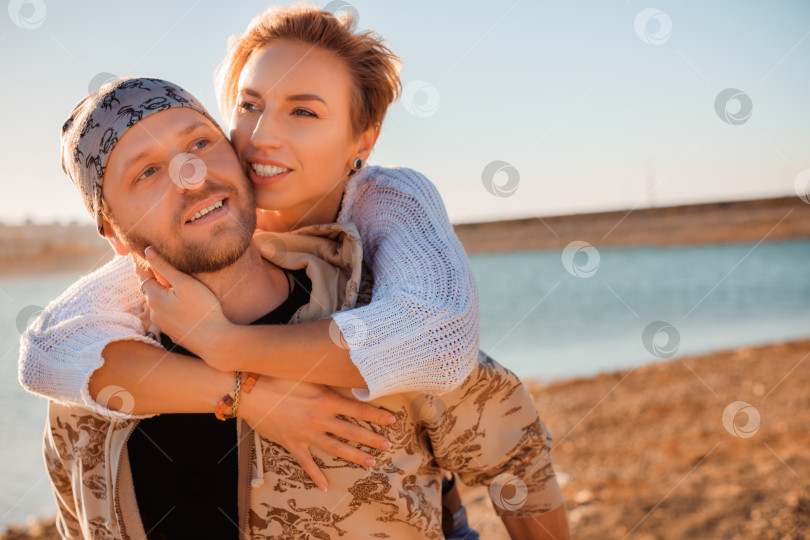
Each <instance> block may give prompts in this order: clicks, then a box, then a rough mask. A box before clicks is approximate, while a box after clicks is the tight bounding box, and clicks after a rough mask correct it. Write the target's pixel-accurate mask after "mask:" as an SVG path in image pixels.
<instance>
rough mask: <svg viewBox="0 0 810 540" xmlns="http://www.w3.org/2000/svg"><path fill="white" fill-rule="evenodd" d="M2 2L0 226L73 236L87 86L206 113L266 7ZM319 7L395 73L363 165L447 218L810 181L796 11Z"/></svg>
mask: <svg viewBox="0 0 810 540" xmlns="http://www.w3.org/2000/svg"><path fill="white" fill-rule="evenodd" d="M7 3H8V10H7V13H6V14H4V13H0V51H1V53H0V73H2V84H1V85H0V126H2V130H0V160H2V161H1V162H2V165H3V166H2V169H0V183H2V187H3V194H4V196H3V197H0V222H5V223H11V224H19V223H22V222H24V221H25V220H26V219H31V220H33V221H35V222H39V223H51V222H62V223H67V222H69V221H73V220H76V221H79V222H86V223H90V222H91V221H90V218H89V215H88V214H87V213H86V210H85V208H84V206H83V204H82V203H81V200H80V198H79V196H78V193H77V192H76V191H75V189H74V188H73V186H72V184H71V183H70V181H69V179H68V178H67V176H65V175H64V173H63V172H62V170H61V166H60V161H59V131H60V127H61V125H62V123H63V122H64V120H65V119H66V118H67V116H68V114H69V113H70V111H71V110H72V109H73V107H74V105H75V104H76V103H77V102H78V101H79V100H80V99H81V98H83V97H84V96H85V95H86V94H87V93H88V91H89V88H90V87H91V86H92V85H93V84H97V81H98V80H99V79H104V78H106V77H107V75H104V74H112V75H115V76H131V75H136V76H151V77H159V78H164V79H168V80H170V81H172V82H175V83H177V84H179V85H180V86H182V87H184V88H186V89H187V90H189V91H190V92H192V93H193V94H195V95H196V96H197V97H198V98H200V99H201V100H202V102H203V103H204V104H205V105H206V106H207V107H208V108H209V109H211V111H212V112H214V111H216V104H215V99H214V89H213V72H214V69H215V67H216V66H217V64H218V63H219V62H220V61H221V59H222V58H223V57H224V54H225V50H226V44H227V39H228V37H229V36H231V35H233V34H237V33H239V32H242V31H243V30H244V29H245V27H246V26H247V23H248V22H249V20H250V19H251V18H252V17H253V16H254V15H256V14H258V13H259V12H261V11H262V10H263V9H265V8H266V7H267V6H268V5H270V4H268V3H267V2H264V1H241V2H224V1H221V2H214V1H209V0H198V1H191V0H189V1H186V0H177V1H173V2H164V1H160V2H158V1H145V2H137V3H136V2H104V1H100V0H82V1H74V2H56V1H55V0H25V1H24V0H11V1H8V2H7ZM279 3H280V4H282V5H289V4H290V3H291V2H279ZM317 5H319V6H321V7H325V8H327V9H329V10H331V11H341V10H352V11H354V12H355V13H356V14H357V16H358V27H359V28H360V29H362V30H374V31H376V32H377V33H379V34H381V35H382V36H383V37H384V38H385V39H386V40H387V41H388V44H389V46H390V47H391V48H392V49H393V51H394V52H395V53H396V54H397V55H398V56H399V57H400V58H401V59H402V61H403V67H402V72H401V75H402V82H403V88H404V93H403V96H402V98H401V99H400V100H399V101H398V102H396V103H394V105H392V107H391V108H390V109H389V112H388V114H387V116H386V119H385V121H384V123H383V129H382V132H381V136H380V138H379V140H378V142H377V146H376V148H375V150H374V152H373V153H372V155H371V158H370V160H369V161H370V163H371V164H376V165H384V166H391V167H395V166H396V167H410V168H412V169H415V170H418V171H420V172H422V173H423V174H425V175H426V176H427V177H428V178H430V179H431V180H432V181H433V183H434V184H435V185H436V186H437V188H438V189H439V192H440V193H441V195H442V197H443V199H444V201H445V205H446V207H447V210H448V214H449V216H450V219H451V221H453V222H454V223H464V222H478V221H490V220H497V219H511V218H522V217H533V216H534V217H537V216H541V217H542V216H549V215H562V214H571V213H582V212H597V211H603V210H618V209H631V208H633V209H634V208H648V207H657V206H672V205H677V204H688V203H695V202H714V201H729V200H741V199H751V198H760V197H780V196H786V195H796V193H797V189H804V188H803V184H802V182H805V180H804V179H806V178H810V176H808V175H807V173H806V172H805V171H808V170H810V129H809V127H810V104H808V96H810V69H809V68H810V1H807V0H792V1H788V0H775V1H769V2H762V1H715V2H699V1H696V0H677V1H676V0H672V1H659V2H656V3H648V2H646V1H640V0H591V1H584V0H583V1H567V2H566V1H560V0H557V1H545V0H508V1H506V2H503V3H500V2H498V3H496V2H472V1H465V2H435V1H422V0H415V1H409V2H391V1H388V0H382V1H381V0H377V1H376V2H372V1H365V0H354V1H353V2H351V3H349V2H342V1H332V2H323V1H321V2H318V3H317ZM215 116H216V117H217V118H218V119H219V118H220V117H219V113H218V112H216V114H215ZM803 172H805V173H804V174H802V173H803ZM797 184H798V186H797Z"/></svg>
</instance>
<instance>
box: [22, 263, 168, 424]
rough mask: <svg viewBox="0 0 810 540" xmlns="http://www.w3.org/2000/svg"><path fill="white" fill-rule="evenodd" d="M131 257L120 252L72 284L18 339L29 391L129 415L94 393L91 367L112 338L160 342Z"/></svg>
mask: <svg viewBox="0 0 810 540" xmlns="http://www.w3.org/2000/svg"><path fill="white" fill-rule="evenodd" d="M137 291H138V280H137V276H136V275H135V273H134V262H133V261H132V258H131V257H128V256H127V257H121V256H116V257H115V258H114V259H113V260H112V261H110V262H109V263H107V264H106V265H104V266H102V267H101V268H99V269H98V270H96V271H95V272H93V273H91V274H88V275H87V276H84V277H83V278H81V279H80V280H79V281H77V282H76V283H74V284H73V285H71V286H70V288H69V289H68V290H67V291H65V292H64V293H62V295H61V296H59V297H58V298H57V299H56V300H54V301H53V302H51V303H50V304H48V306H47V307H46V308H45V309H44V310H43V311H42V313H40V315H39V317H38V318H37V319H36V320H35V321H34V322H33V323H32V324H31V325H30V326H29V327H28V329H27V330H26V331H25V332H24V333H23V335H22V338H21V339H20V358H19V364H18V369H19V371H18V378H19V381H20V384H21V385H22V386H23V388H25V389H26V390H27V391H28V392H31V393H33V394H37V395H40V396H43V397H46V398H48V399H51V400H53V401H56V402H59V403H64V404H67V405H75V406H79V407H84V408H85V409H89V410H91V411H94V412H97V413H100V414H103V415H107V416H112V417H114V418H120V419H127V418H149V417H150V416H154V415H141V416H139V415H130V414H127V413H125V412H120V411H115V410H113V409H109V408H107V407H106V406H105V405H106V404H100V403H97V402H96V401H95V400H93V398H92V397H91V395H90V390H89V384H90V378H91V376H92V374H93V372H94V371H95V370H96V369H98V368H99V367H101V365H102V364H103V363H104V358H102V356H101V353H102V351H103V350H104V347H106V346H107V345H108V344H109V343H112V342H114V341H120V340H137V341H144V342H146V343H149V344H151V345H156V346H158V347H160V344H159V343H157V342H156V341H155V340H154V339H152V338H151V337H149V336H148V335H147V333H146V332H145V331H144V329H143V324H142V321H141V319H140V317H139V315H140V313H141V311H142V309H143V306H144V300H143V297H142V296H141V295H140V294H138V292H137Z"/></svg>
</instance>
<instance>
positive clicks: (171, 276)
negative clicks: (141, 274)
mask: <svg viewBox="0 0 810 540" xmlns="http://www.w3.org/2000/svg"><path fill="white" fill-rule="evenodd" d="M143 253H144V256H145V257H146V260H147V261H149V266H150V268H151V269H152V272H154V274H155V278H156V279H157V280H158V283H160V284H161V285H162V286H164V287H167V288H172V289H175V290H176V289H177V288H178V287H180V286H181V285H182V284H183V283H184V280H187V279H192V278H189V276H187V275H186V274H184V273H183V272H181V271H180V270H178V269H176V268H175V267H174V266H172V265H171V264H169V263H168V262H167V261H166V259H164V258H163V257H161V256H160V254H159V253H158V252H157V250H156V249H155V248H153V247H152V246H147V247H146V249H145V250H144V252H143Z"/></svg>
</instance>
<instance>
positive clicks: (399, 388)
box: [333, 167, 479, 399]
mask: <svg viewBox="0 0 810 540" xmlns="http://www.w3.org/2000/svg"><path fill="white" fill-rule="evenodd" d="M344 198H345V201H344V204H345V205H346V208H345V211H341V215H340V216H339V219H338V220H339V221H344V220H345V221H353V222H354V223H355V225H356V226H357V229H358V231H359V232H360V238H361V239H362V241H363V250H364V259H365V260H366V261H367V262H368V264H369V265H370V266H371V268H372V270H373V274H374V280H375V282H374V291H373V296H372V301H371V303H370V304H369V305H367V306H364V307H361V308H358V309H354V310H351V311H343V312H340V313H336V314H335V315H334V317H333V319H334V320H335V322H336V324H337V326H338V327H339V328H340V331H341V333H342V335H343V337H344V338H345V340H346V342H347V343H348V347H349V351H350V353H351V358H352V361H353V363H354V364H355V365H356V366H357V369H358V370H359V371H360V374H361V375H362V376H363V379H364V380H365V381H366V383H367V385H368V395H365V396H358V397H365V398H369V399H370V398H374V397H378V396H380V395H385V394H390V393H394V392H405V391H421V392H427V393H439V394H441V393H444V392H449V391H450V390H453V389H454V388H457V387H458V386H459V385H461V383H462V382H463V381H464V380H465V379H466V378H467V376H468V375H469V373H470V371H471V370H472V369H473V366H475V365H476V362H477V360H478V325H479V303H478V288H477V286H476V283H475V277H474V275H473V273H472V268H471V266H470V262H469V259H468V257H467V254H466V252H465V251H464V248H463V247H462V246H461V242H459V240H458V237H456V234H455V232H454V231H453V227H452V225H451V224H450V220H449V218H448V217H447V212H446V210H445V207H444V203H443V201H442V199H441V196H440V195H439V192H438V190H437V189H436V187H435V186H434V185H433V183H431V182H430V180H428V179H427V178H426V177H425V176H423V175H422V174H420V173H418V172H416V171H413V170H411V169H405V168H401V169H392V168H384V167H367V168H366V169H363V170H362V171H361V176H360V177H359V178H357V179H355V181H354V182H353V181H352V180H350V185H349V187H348V189H347V192H346V195H345V196H344ZM356 394H357V392H356Z"/></svg>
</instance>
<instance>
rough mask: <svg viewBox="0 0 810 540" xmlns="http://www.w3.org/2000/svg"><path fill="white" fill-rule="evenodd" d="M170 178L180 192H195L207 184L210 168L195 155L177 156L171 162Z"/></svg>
mask: <svg viewBox="0 0 810 540" xmlns="http://www.w3.org/2000/svg"><path fill="white" fill-rule="evenodd" d="M169 177H171V179H172V182H174V185H175V187H176V188H177V191H178V192H180V193H184V192H186V191H194V190H197V189H200V188H201V187H203V185H204V184H205V180H206V179H207V178H208V168H207V167H206V166H205V162H204V161H203V160H201V159H200V158H198V157H197V156H195V155H194V154H186V153H183V154H177V155H176V156H174V157H173V158H172V160H171V161H170V162H169Z"/></svg>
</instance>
